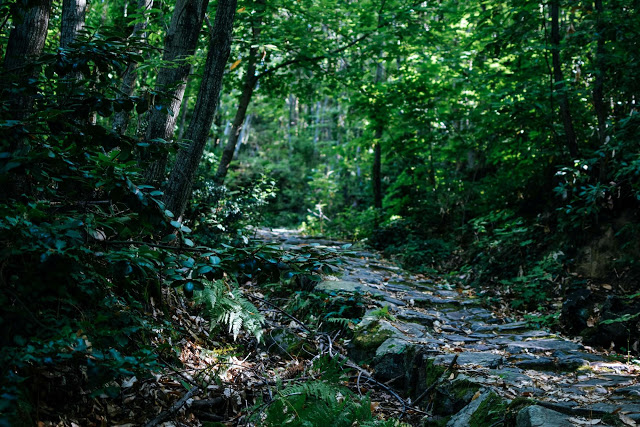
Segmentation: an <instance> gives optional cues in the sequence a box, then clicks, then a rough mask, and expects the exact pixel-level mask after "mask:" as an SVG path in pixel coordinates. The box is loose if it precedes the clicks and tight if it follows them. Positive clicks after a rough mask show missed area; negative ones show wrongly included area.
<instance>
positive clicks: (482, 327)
mask: <svg viewBox="0 0 640 427" xmlns="http://www.w3.org/2000/svg"><path fill="white" fill-rule="evenodd" d="M262 237H263V238H266V239H272V240H279V241H280V242H282V244H283V246H284V247H285V248H286V247H287V246H301V245H310V244H313V245H320V246H324V245H326V246H330V247H331V246H333V247H339V246H340V245H341V244H342V243H341V242H331V241H323V240H313V239H302V238H299V237H298V236H296V235H295V233H292V232H288V231H285V230H276V232H275V233H274V232H271V233H265V232H263V233H262ZM343 259H344V262H345V263H344V264H343V266H342V271H341V272H340V274H337V275H335V276H329V277H326V278H325V281H323V282H321V283H320V284H319V285H318V286H316V289H321V290H325V291H329V290H333V291H344V292H354V291H356V292H360V293H362V294H365V295H368V297H369V300H368V304H369V305H370V306H371V307H372V309H370V310H368V311H367V313H366V314H365V315H364V316H363V321H362V322H361V324H360V325H359V327H358V328H356V331H355V337H354V339H353V340H354V341H356V342H357V341H358V339H359V338H360V336H359V334H364V333H367V332H368V333H370V332H371V327H370V326H367V325H371V323H372V322H376V321H377V322H378V325H377V326H378V332H377V333H380V331H381V330H384V331H387V332H389V333H388V334H387V335H385V338H386V340H385V341H382V342H381V343H380V345H379V346H377V348H375V349H373V350H374V351H373V352H372V354H371V355H375V356H374V357H373V359H374V362H373V363H372V364H371V365H370V366H369V367H370V368H371V369H372V371H373V373H374V377H376V378H382V379H385V380H386V381H385V382H386V383H387V384H389V385H392V386H394V385H399V387H398V389H399V391H400V392H402V391H403V390H402V389H403V388H405V389H406V388H407V384H410V383H411V382H412V380H413V379H412V378H411V375H412V373H411V372H410V370H411V369H412V367H411V366H397V365H398V363H397V362H398V361H399V360H402V358H398V357H397V356H398V354H400V353H405V354H406V353H411V352H414V353H415V352H416V351H419V352H421V353H422V354H423V359H430V360H431V361H432V363H434V364H435V365H441V366H442V367H451V369H450V371H451V373H450V375H449V377H448V379H449V380H454V379H455V381H456V382H458V383H460V382H461V380H462V379H464V380H465V381H466V382H468V383H469V384H473V385H478V386H480V388H475V387H472V388H473V389H474V390H475V391H476V393H479V392H480V391H481V390H483V389H484V388H487V389H490V390H492V391H493V392H495V393H497V394H498V395H499V396H501V397H502V398H504V399H505V400H506V401H512V400H514V399H517V398H519V397H526V398H530V399H532V402H535V403H537V404H538V405H540V406H544V407H546V408H548V409H552V410H554V411H557V412H559V413H560V414H565V415H567V416H566V417H565V418H566V420H567V422H569V423H573V424H575V425H605V422H604V421H603V418H605V419H606V418H607V416H611V415H614V416H616V417H617V421H621V422H622V423H623V424H627V425H634V424H635V423H640V381H639V379H638V376H639V374H640V366H638V365H637V364H633V363H629V362H630V360H629V359H626V360H625V359H623V360H616V359H615V358H612V357H610V356H609V354H608V353H607V352H606V351H603V350H597V349H594V348H589V347H585V346H583V345H581V344H580V342H578V341H576V340H574V339H571V338H570V337H564V336H562V335H561V334H559V333H557V332H555V331H550V330H541V329H538V328H534V327H532V325H531V324H530V323H529V322H527V321H525V320H524V319H521V318H514V317H510V315H509V314H510V313H505V312H502V310H500V312H498V311H497V310H493V309H492V307H485V306H483V304H482V302H481V300H480V299H478V298H477V297H476V295H475V291H474V290H473V289H472V288H470V287H465V286H461V285H456V284H450V283H449V282H448V281H447V280H446V279H445V278H443V277H426V276H424V275H419V274H411V273H408V272H406V271H403V270H401V269H399V268H397V267H395V266H393V265H392V264H390V263H389V262H388V261H386V260H384V259H382V258H381V257H380V256H379V255H378V254H377V253H375V252H371V251H368V250H367V251H357V252H351V253H350V254H349V256H345V257H344V258H343ZM381 309H382V310H381ZM342 344H343V345H346V346H347V347H348V348H350V349H351V350H352V351H351V353H357V350H358V345H353V344H351V345H350V344H349V343H347V344H345V343H342ZM361 358H362V356H361ZM365 358H366V357H365ZM414 359H415V357H414ZM414 364H415V360H414ZM405 365H406V361H405ZM403 368H404V369H405V373H404V376H403V375H402V374H403V372H402V369H403ZM396 375H397V376H399V377H400V378H398V377H397V376H396ZM389 379H390V380H391V381H388V380H389ZM394 381H395V382H396V383H398V384H394ZM402 383H404V385H402ZM439 386H440V387H441V388H443V387H442V384H441V385H439ZM442 394H443V395H446V392H445V393H442ZM436 395H437V393H431V395H430V396H429V398H431V401H430V402H429V403H428V405H427V412H429V413H430V414H437V413H441V414H446V413H447V412H451V411H454V410H455V409H456V408H450V409H447V408H438V407H437V406H438V405H442V404H443V402H442V401H441V400H439V399H434V397H436ZM472 396H473V393H472ZM478 396H479V395H477V396H476V398H477V397H478ZM414 401H415V397H414ZM449 403H450V404H453V405H454V406H455V405H456V404H461V402H453V401H452V402H449ZM457 412H460V411H457ZM609 418H610V417H609ZM598 420H600V421H598ZM423 422H424V421H423ZM450 422H451V421H450ZM609 422H611V420H610V419H609ZM567 425H570V424H567Z"/></svg>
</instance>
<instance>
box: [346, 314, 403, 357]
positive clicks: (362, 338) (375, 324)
mask: <svg viewBox="0 0 640 427" xmlns="http://www.w3.org/2000/svg"><path fill="white" fill-rule="evenodd" d="M385 323H387V322H383V321H380V320H376V321H371V322H366V323H365V322H362V323H361V325H359V327H358V328H357V329H356V330H355V332H354V337H353V339H352V340H351V343H350V344H349V355H350V356H351V358H352V359H353V360H354V361H356V362H357V363H361V362H365V361H371V360H372V359H373V358H374V357H375V356H376V350H377V349H378V347H380V346H381V345H382V343H384V342H385V341H386V340H388V339H389V338H391V337H392V336H393V335H394V331H393V330H392V329H389V328H387V327H386V325H385Z"/></svg>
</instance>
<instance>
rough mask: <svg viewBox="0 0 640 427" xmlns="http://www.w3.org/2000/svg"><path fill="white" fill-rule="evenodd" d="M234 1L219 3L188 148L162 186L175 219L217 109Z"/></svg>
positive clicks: (181, 210)
mask: <svg viewBox="0 0 640 427" xmlns="http://www.w3.org/2000/svg"><path fill="white" fill-rule="evenodd" d="M236 6H237V0H219V1H218V6H217V10H216V18H215V22H214V27H213V30H212V34H211V40H210V42H209V52H208V54H207V62H206V64H205V69H204V75H203V78H202V84H201V86H200V91H199V92H198V98H197V101H196V106H195V108H194V111H193V116H192V118H191V122H190V124H189V129H188V131H187V135H186V137H187V139H188V140H190V141H191V143H190V144H189V146H188V147H185V148H181V149H180V150H179V151H178V154H177V157H176V162H175V164H174V166H173V168H172V169H171V173H170V175H169V181H168V182H167V185H166V187H165V199H164V201H165V205H166V208H167V209H168V210H170V211H171V212H173V214H174V215H175V216H176V218H179V217H181V216H182V214H183V213H184V210H185V208H186V206H187V202H188V200H189V197H191V189H192V187H193V182H194V180H195V177H196V172H197V170H198V164H199V163H200V160H201V158H202V153H203V152H204V147H205V145H206V143H207V137H208V135H209V132H210V130H211V124H212V123H213V117H214V115H215V112H216V109H217V107H218V102H219V99H220V97H219V95H220V89H221V88H222V77H223V75H224V70H225V67H226V63H227V59H229V54H230V52H231V37H232V31H233V18H234V16H235V11H236Z"/></svg>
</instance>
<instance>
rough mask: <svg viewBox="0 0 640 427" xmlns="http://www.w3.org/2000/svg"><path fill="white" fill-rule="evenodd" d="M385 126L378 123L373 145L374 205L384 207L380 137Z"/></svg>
mask: <svg viewBox="0 0 640 427" xmlns="http://www.w3.org/2000/svg"><path fill="white" fill-rule="evenodd" d="M382 132H383V127H382V125H378V127H377V128H376V133H375V136H374V138H375V140H376V142H375V144H374V145H373V173H372V179H373V207H374V208H376V209H382V148H381V146H380V139H381V138H382Z"/></svg>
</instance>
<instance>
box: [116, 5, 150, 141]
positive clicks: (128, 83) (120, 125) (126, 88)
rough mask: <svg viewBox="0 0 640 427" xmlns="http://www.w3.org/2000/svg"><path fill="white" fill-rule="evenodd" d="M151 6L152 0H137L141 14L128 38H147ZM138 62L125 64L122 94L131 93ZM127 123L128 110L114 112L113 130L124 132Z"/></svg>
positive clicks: (121, 87)
mask: <svg viewBox="0 0 640 427" xmlns="http://www.w3.org/2000/svg"><path fill="white" fill-rule="evenodd" d="M152 7H153V0H138V11H139V12H140V13H141V14H142V16H141V17H140V18H138V20H137V22H136V23H135V25H134V26H133V31H132V32H131V36H130V38H132V39H133V38H136V37H139V38H141V39H146V38H147V32H146V31H145V30H146V29H147V25H148V24H149V17H148V11H149V10H150V9H151V8H152ZM136 53H138V54H140V53H142V52H141V50H139V49H138V51H137V52H136ZM137 69H138V63H137V62H132V63H130V64H129V65H128V66H127V69H126V71H125V72H124V76H122V83H121V84H120V91H121V92H122V94H123V95H124V96H131V95H133V90H134V88H135V85H136V79H137V77H138V73H137ZM128 125H129V112H128V111H125V110H122V111H120V112H118V113H116V114H115V116H114V119H113V130H114V131H116V132H118V133H119V134H124V133H125V132H126V130H127V126H128Z"/></svg>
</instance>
